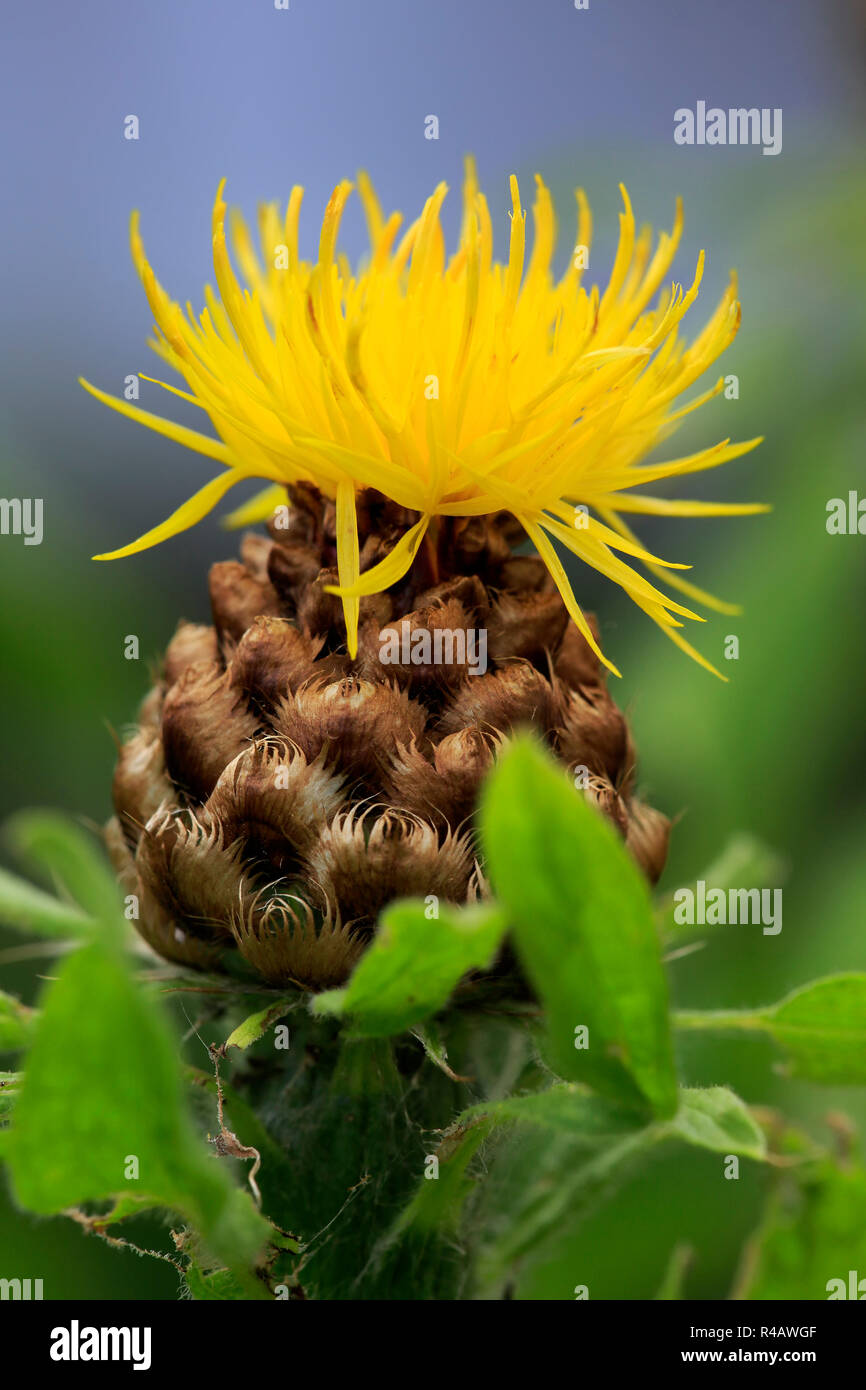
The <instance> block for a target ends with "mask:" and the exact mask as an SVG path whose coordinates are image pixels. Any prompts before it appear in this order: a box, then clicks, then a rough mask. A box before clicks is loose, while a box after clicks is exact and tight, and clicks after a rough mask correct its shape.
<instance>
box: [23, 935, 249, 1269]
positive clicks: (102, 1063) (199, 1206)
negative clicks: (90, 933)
mask: <svg viewBox="0 0 866 1390" xmlns="http://www.w3.org/2000/svg"><path fill="white" fill-rule="evenodd" d="M177 1052H178V1044H177V1043H176V1042H175V1041H174V1039H173V1038H172V1037H171V1035H170V1032H169V1029H168V1027H167V1023H166V1021H165V1019H164V1018H163V1016H162V1014H161V1013H160V1011H159V1009H158V1007H157V1005H156V1003H155V1001H154V1000H153V999H151V998H150V997H149V996H148V995H147V994H146V993H145V992H144V991H143V990H141V989H140V988H138V987H137V986H136V985H135V983H134V981H133V980H132V978H131V977H130V975H129V973H128V971H127V968H126V966H125V963H124V960H123V958H122V955H121V953H120V951H119V950H115V948H114V946H113V944H112V943H111V941H110V939H109V940H108V941H104V940H98V941H95V942H93V943H92V944H89V945H86V946H83V947H81V948H79V949H78V950H76V951H75V952H73V953H72V955H70V956H69V957H68V958H67V960H66V961H65V962H64V964H63V967H62V970H61V972H60V975H59V976H58V978H57V979H56V980H54V981H53V982H51V983H50V984H49V985H48V987H47V989H46V990H45V993H44V997H43V1001H42V1009H41V1013H40V1017H39V1021H38V1023H37V1026H36V1029H35V1035H34V1037H33V1041H32V1045H31V1049H30V1054H29V1058H28V1067H27V1072H26V1075H25V1078H24V1083H23V1086H22V1090H21V1094H20V1097H19V1100H18V1103H17V1105H16V1108H15V1112H14V1116H13V1123H12V1128H11V1130H10V1132H9V1134H8V1136H7V1139H8V1142H7V1146H6V1153H7V1157H8V1162H9V1168H10V1173H11V1178H12V1186H13V1190H14V1193H15V1196H16V1198H17V1200H18V1201H19V1202H20V1203H21V1205H22V1206H24V1207H26V1208H28V1209H29V1210H30V1211H34V1212H37V1213H39V1214H50V1213H53V1212H61V1211H63V1210H64V1209H65V1208H68V1207H74V1206H79V1205H80V1204H81V1203H85V1202H94V1201H104V1200H107V1199H114V1200H115V1201H119V1202H122V1201H123V1199H124V1198H126V1197H128V1196H136V1197H146V1198H147V1199H149V1203H150V1205H151V1206H158V1207H168V1208H170V1209H171V1210H173V1211H176V1212H179V1213H180V1214H181V1215H182V1216H183V1217H184V1218H185V1219H186V1220H188V1221H189V1222H191V1223H192V1224H193V1226H194V1227H195V1228H196V1229H197V1230H198V1231H199V1232H200V1233H201V1235H202V1237H203V1239H204V1241H205V1242H206V1244H207V1246H208V1248H209V1249H210V1250H211V1251H212V1252H213V1254H214V1255H215V1256H217V1257H218V1258H219V1259H220V1260H222V1262H223V1263H225V1264H226V1265H227V1266H229V1267H230V1268H232V1269H233V1270H234V1271H235V1273H236V1274H237V1275H238V1277H239V1278H243V1279H244V1280H245V1281H246V1283H247V1285H248V1287H249V1289H250V1291H251V1292H257V1291H258V1288H259V1287H260V1286H258V1282H257V1281H255V1280H254V1279H253V1277H252V1275H251V1273H250V1270H251V1268H252V1266H253V1264H254V1262H255V1259H256V1256H257V1254H258V1252H259V1250H260V1249H261V1248H262V1247H263V1245H264V1243H265V1241H266V1238H267V1233H268V1226H267V1223H266V1222H265V1221H264V1220H263V1218H262V1217H261V1216H259V1214H258V1212H256V1210H255V1208H254V1206H253V1203H252V1200H251V1198H250V1196H249V1195H248V1194H247V1193H246V1192H242V1191H240V1190H239V1189H238V1188H236V1187H235V1186H234V1185H233V1183H232V1182H231V1180H230V1179H229V1177H228V1174H227V1173H226V1170H225V1168H224V1167H223V1166H222V1165H221V1163H220V1161H219V1160H218V1159H216V1158H215V1157H214V1156H212V1155H209V1154H208V1152H207V1151H206V1149H205V1146H204V1143H203V1141H202V1140H200V1139H199V1138H198V1136H197V1135H196V1133H195V1131H194V1129H193V1127H192V1123H191V1120H190V1118H189V1115H188V1113H187V1111H186V1109H185V1107H184V1104H183V1100H182V1092H181V1083H180V1073H179V1063H178V1060H177ZM214 1118H215V1117H214ZM132 1159H135V1160H137V1171H138V1176H137V1177H127V1176H126V1174H127V1172H132V1171H133V1167H132V1165H131V1160H132Z"/></svg>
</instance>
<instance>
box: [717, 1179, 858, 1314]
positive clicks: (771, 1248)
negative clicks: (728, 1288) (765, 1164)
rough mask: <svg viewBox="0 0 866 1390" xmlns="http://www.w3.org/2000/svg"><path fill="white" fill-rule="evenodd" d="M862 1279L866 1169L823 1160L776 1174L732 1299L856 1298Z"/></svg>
mask: <svg viewBox="0 0 866 1390" xmlns="http://www.w3.org/2000/svg"><path fill="white" fill-rule="evenodd" d="M852 1270H853V1271H855V1276H854V1280H853V1281H852V1280H851V1273H850V1272H851V1271H852ZM863 1277H866V1169H864V1167H863V1165H862V1163H861V1162H859V1161H854V1160H850V1159H849V1160H846V1161H845V1162H844V1163H841V1164H840V1163H836V1162H835V1161H834V1160H832V1159H824V1160H822V1161H820V1162H818V1163H808V1164H806V1165H805V1166H804V1167H802V1168H800V1169H797V1168H795V1169H793V1170H791V1171H789V1172H783V1173H782V1174H780V1175H779V1180H778V1182H777V1185H776V1187H775V1189H774V1191H773V1192H772V1193H771V1195H770V1199H769V1202H768V1204H767V1211H766V1213H765V1216H764V1219H763V1221H762V1223H761V1226H760V1228H759V1229H758V1231H757V1232H756V1233H755V1235H754V1236H753V1237H752V1239H751V1241H750V1242H749V1244H748V1246H747V1249H746V1254H745V1258H744V1260H743V1264H742V1268H741V1271H740V1275H739V1279H738V1281H737V1287H736V1288H735V1289H734V1291H733V1292H732V1294H731V1297H732V1298H737V1299H755V1300H763V1299H780V1300H782V1299H784V1300H785V1301H787V1300H790V1299H797V1300H801V1299H828V1298H834V1299H840V1298H846V1299H850V1298H852V1297H853V1298H856V1299H858V1300H859V1299H861V1298H862V1297H863V1292H864V1290H866V1285H864V1289H863V1290H860V1289H858V1288H857V1285H858V1284H859V1280H860V1279H861V1278H863ZM852 1282H853V1284H854V1289H852V1287H851V1285H852Z"/></svg>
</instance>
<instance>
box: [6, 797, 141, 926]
mask: <svg viewBox="0 0 866 1390" xmlns="http://www.w3.org/2000/svg"><path fill="white" fill-rule="evenodd" d="M5 837H6V839H7V840H8V841H9V843H10V845H11V846H12V848H13V850H14V852H15V853H16V854H17V855H18V856H19V857H20V858H21V859H23V860H24V861H26V862H28V863H31V864H34V865H36V866H38V867H40V868H42V869H43V870H45V871H47V873H48V874H49V875H50V877H51V878H52V880H54V881H59V883H61V884H62V886H63V887H64V889H65V890H66V891H67V892H68V893H69V894H70V896H71V897H72V898H73V899H74V900H75V902H76V903H78V905H79V907H81V908H83V909H84V911H85V912H86V913H88V914H89V915H90V916H92V917H94V918H96V919H97V920H98V921H100V922H104V923H109V922H112V923H116V924H117V928H118V930H119V929H120V923H121V920H122V919H121V914H120V897H119V894H118V889H117V884H116V882H115V878H114V874H113V873H112V871H111V868H110V867H109V864H108V861H107V859H106V857H105V854H104V853H103V851H102V849H101V847H100V846H99V842H98V841H97V839H96V837H95V836H94V835H92V834H90V833H89V832H88V831H85V830H84V829H82V827H81V826H78V825H76V824H75V822H74V821H71V820H70V819H69V818H68V817H67V816H63V815H60V814H58V813H57V812H55V811H20V812H19V813H18V814H17V815H15V816H13V817H12V818H11V820H9V821H7V822H6V826H5Z"/></svg>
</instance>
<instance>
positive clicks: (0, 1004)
mask: <svg viewBox="0 0 866 1390" xmlns="http://www.w3.org/2000/svg"><path fill="white" fill-rule="evenodd" d="M35 1018H36V1013H35V1010H33V1009H28V1007H27V1005H26V1004H22V1003H21V1000H20V999H16V998H15V996H14V995H12V994H5V993H4V992H3V991H2V990H0V1052H12V1051H14V1050H15V1049H17V1048H19V1047H26V1046H27V1044H28V1042H29V1041H30V1036H31V1033H32V1031H33V1024H34V1021H35Z"/></svg>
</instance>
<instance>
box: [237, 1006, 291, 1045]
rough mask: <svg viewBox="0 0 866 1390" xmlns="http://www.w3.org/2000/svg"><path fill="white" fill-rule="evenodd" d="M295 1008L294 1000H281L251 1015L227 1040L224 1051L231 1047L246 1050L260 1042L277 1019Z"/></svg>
mask: <svg viewBox="0 0 866 1390" xmlns="http://www.w3.org/2000/svg"><path fill="white" fill-rule="evenodd" d="M294 1006H295V1004H294V1000H292V999H279V1000H277V1002H276V1004H271V1005H270V1006H269V1007H268V1008H267V1009H261V1010H260V1011H259V1012H258V1013H256V1014H250V1016H249V1018H245V1019H244V1021H243V1023H239V1024H238V1026H237V1028H235V1029H234V1031H233V1032H231V1033H230V1034H229V1036H228V1037H227V1038H226V1040H225V1042H224V1044H223V1051H224V1052H225V1051H226V1050H227V1049H228V1048H230V1047H239V1048H241V1049H242V1050H245V1049H246V1048H248V1047H250V1046H251V1045H252V1044H253V1043H254V1042H258V1040H259V1038H261V1037H264V1035H265V1033H267V1031H268V1029H269V1028H270V1027H271V1026H272V1025H273V1024H274V1023H276V1021H277V1019H278V1018H282V1017H283V1015H284V1014H287V1013H288V1012H289V1010H290V1009H292V1008H294Z"/></svg>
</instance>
